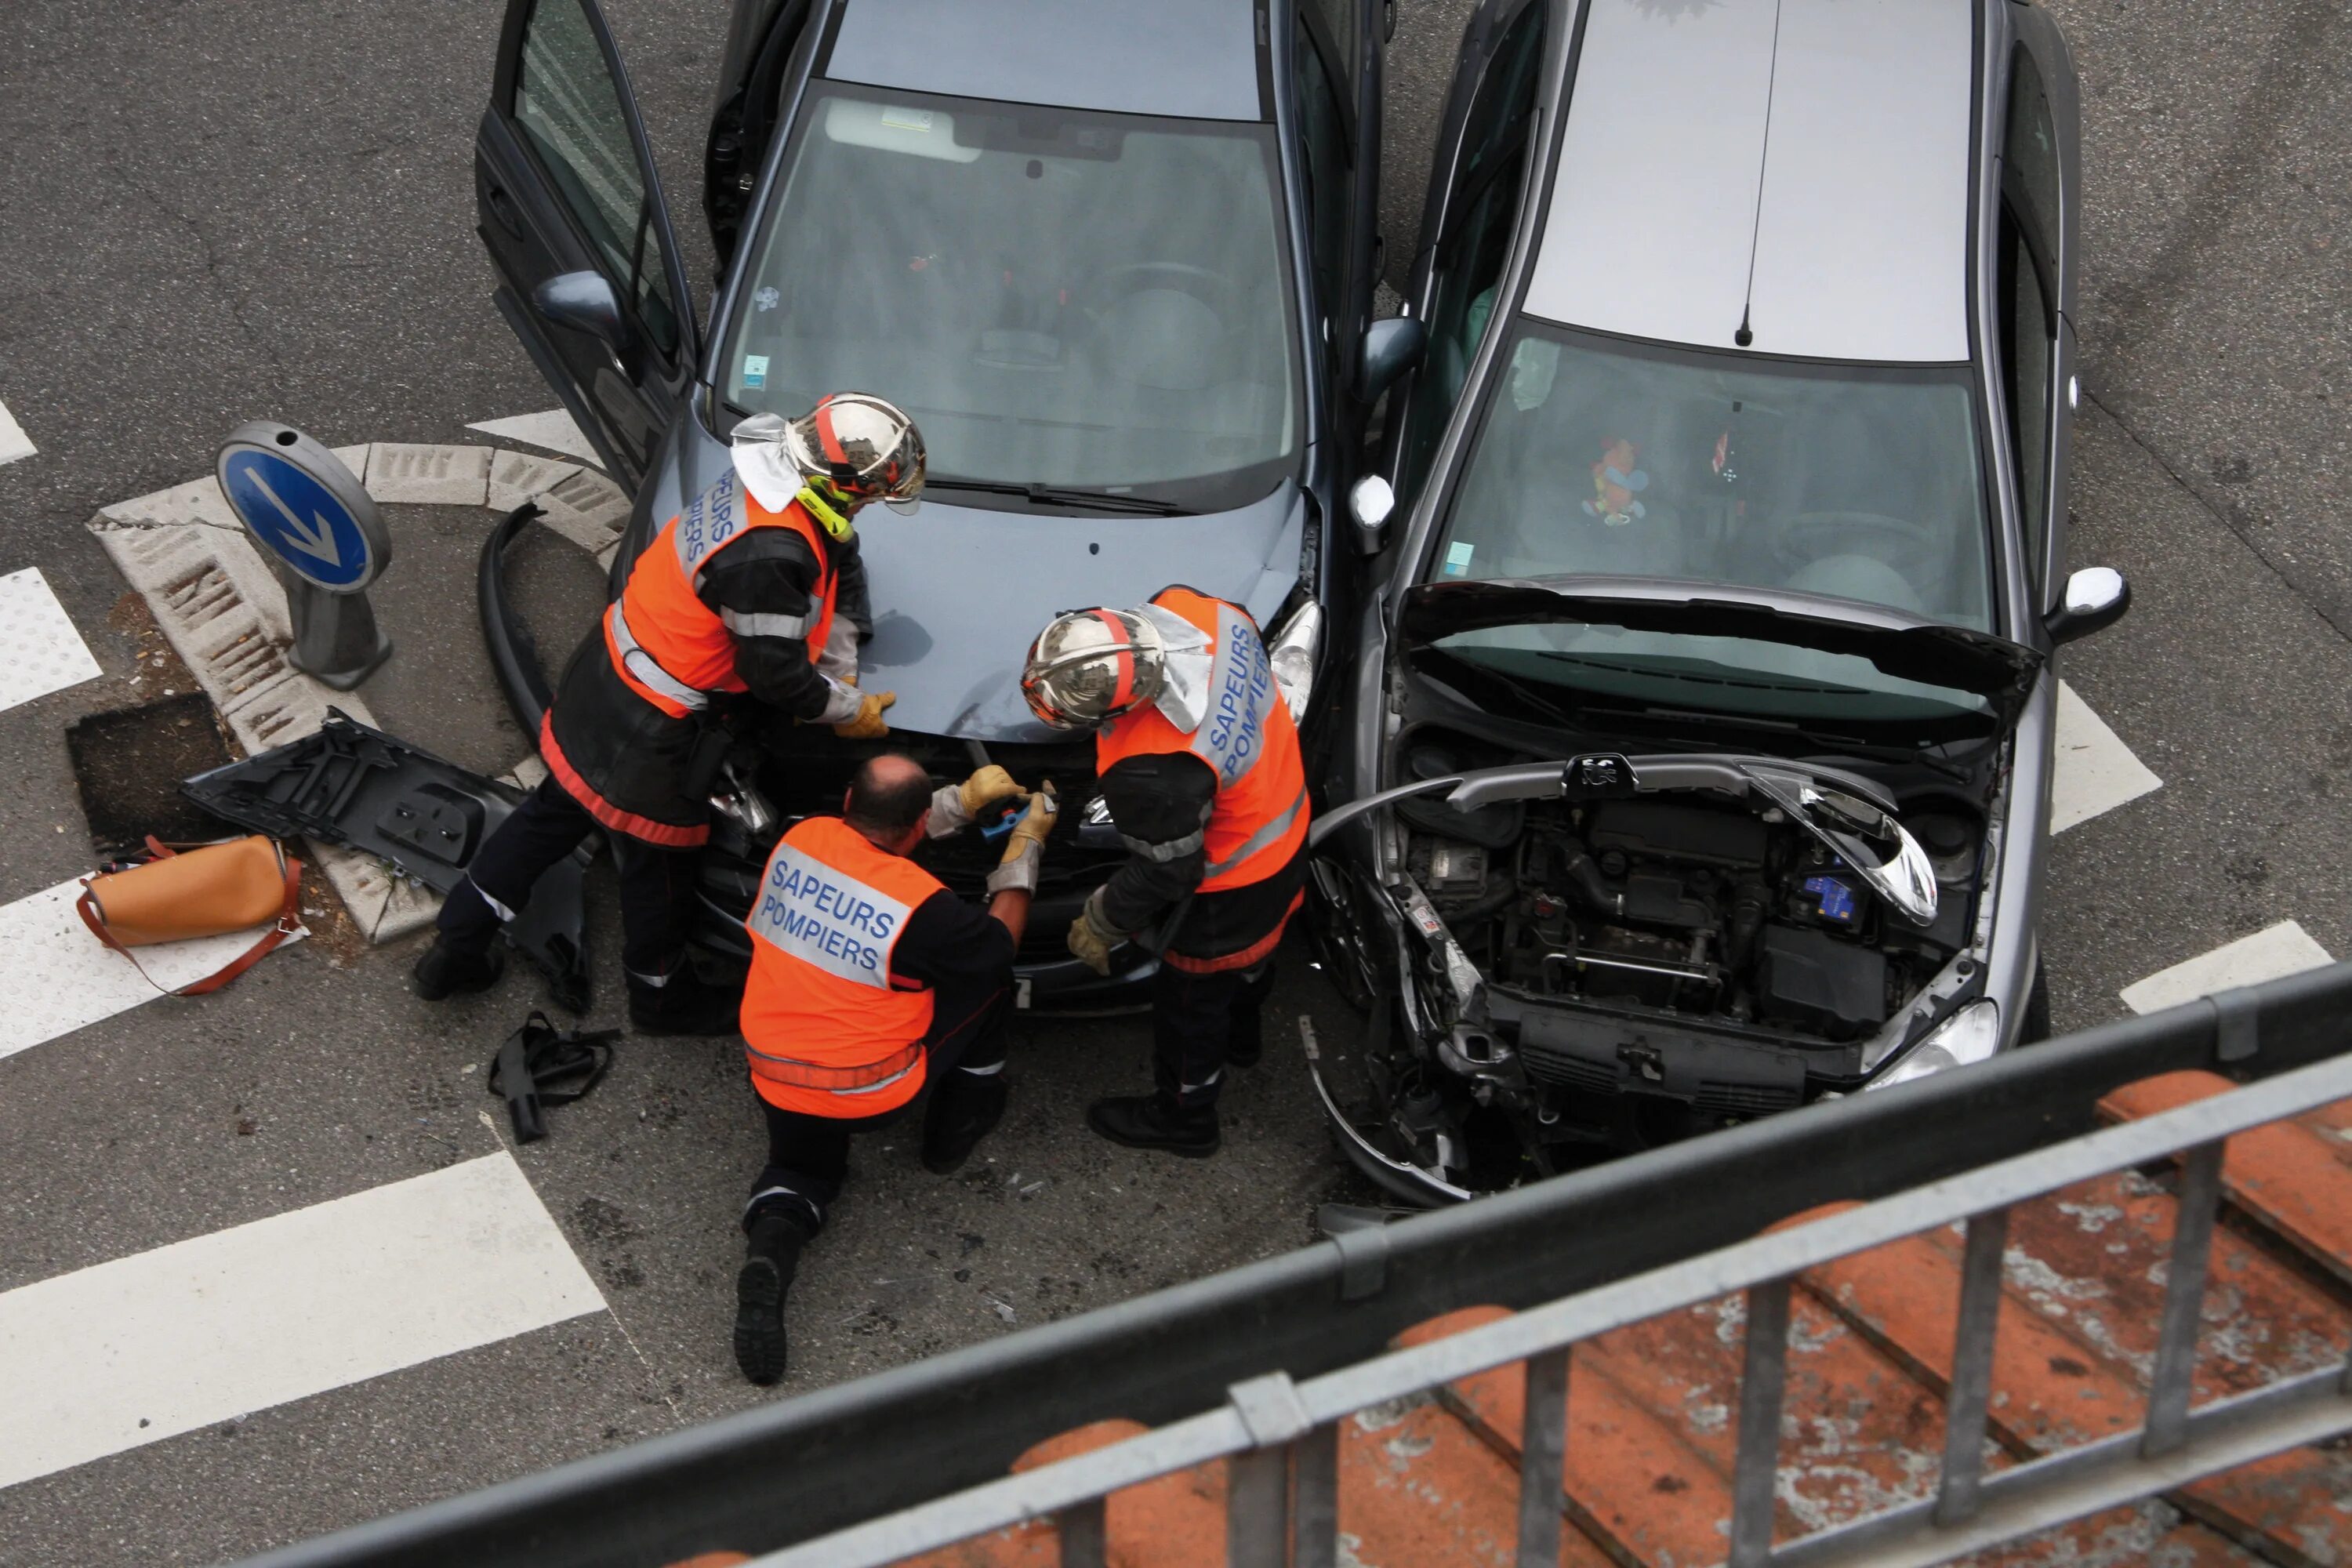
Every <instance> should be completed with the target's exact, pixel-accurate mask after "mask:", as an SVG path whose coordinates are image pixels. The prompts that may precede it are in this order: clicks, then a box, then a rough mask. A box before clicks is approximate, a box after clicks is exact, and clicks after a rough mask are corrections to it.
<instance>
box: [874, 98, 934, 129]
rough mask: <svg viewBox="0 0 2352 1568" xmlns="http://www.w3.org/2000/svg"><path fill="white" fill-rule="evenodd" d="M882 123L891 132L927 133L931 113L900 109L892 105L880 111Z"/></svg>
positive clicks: (928, 111) (920, 110)
mask: <svg viewBox="0 0 2352 1568" xmlns="http://www.w3.org/2000/svg"><path fill="white" fill-rule="evenodd" d="M882 123H883V124H885V125H887V126H888V127H889V128H890V129H891V130H893V131H922V132H929V130H930V128H931V111H930V110H928V109H901V108H900V107H899V106H898V105H897V104H895V103H894V104H892V105H890V107H889V108H887V109H885V110H883V111H882Z"/></svg>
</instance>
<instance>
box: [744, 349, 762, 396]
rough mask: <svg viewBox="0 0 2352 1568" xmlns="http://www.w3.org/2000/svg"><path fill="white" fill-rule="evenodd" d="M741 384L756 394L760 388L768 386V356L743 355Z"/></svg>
mask: <svg viewBox="0 0 2352 1568" xmlns="http://www.w3.org/2000/svg"><path fill="white" fill-rule="evenodd" d="M743 384H744V386H745V387H746V388H747V389H749V390H751V391H753V392H757V391H758V390H759V389H760V388H761V387H763V386H765V385H767V384H768V356H767V355H766V354H745V355H744V356H743Z"/></svg>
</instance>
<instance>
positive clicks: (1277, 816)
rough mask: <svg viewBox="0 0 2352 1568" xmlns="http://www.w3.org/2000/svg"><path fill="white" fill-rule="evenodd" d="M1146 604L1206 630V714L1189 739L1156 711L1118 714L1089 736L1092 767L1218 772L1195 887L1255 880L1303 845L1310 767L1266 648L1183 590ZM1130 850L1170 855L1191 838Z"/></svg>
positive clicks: (1244, 618) (1224, 608)
mask: <svg viewBox="0 0 2352 1568" xmlns="http://www.w3.org/2000/svg"><path fill="white" fill-rule="evenodd" d="M1151 602H1152V603H1153V604H1154V605H1159V606H1160V608H1161V609H1164V610H1172V611H1174V612H1175V613H1176V614H1178V615H1180V616H1183V617H1184V618H1185V619H1186V620H1188V621H1190V622H1192V624H1193V625H1194V626H1198V627H1200V628H1201V629H1202V631H1204V632H1206V633H1208V634H1209V637H1210V639H1211V652H1212V655H1213V663H1212V665H1211V668H1210V675H1209V704H1208V712H1207V714H1206V715H1205V716H1204V717H1203V718H1202V721H1201V726H1200V728H1199V729H1197V730H1194V731H1192V732H1191V733H1190V734H1187V733H1186V732H1185V731H1181V730H1180V729H1178V728H1177V727H1176V726H1175V725H1174V724H1173V723H1171V721H1169V718H1168V716H1167V715H1166V714H1165V713H1162V712H1161V711H1160V710H1159V709H1158V708H1157V707H1153V706H1149V705H1147V706H1145V707H1141V708H1137V709H1134V710H1131V711H1129V712H1127V713H1123V714H1121V715H1120V716H1119V717H1118V719H1116V720H1114V721H1112V722H1111V723H1110V724H1109V725H1108V726H1107V727H1105V728H1104V729H1102V730H1100V731H1097V732H1096V735H1095V771H1096V773H1097V775H1099V774H1101V773H1108V772H1109V771H1110V770H1111V767H1112V765H1113V764H1114V763H1118V762H1121V761H1123V760H1124V759H1126V758H1128V757H1135V756H1145V755H1149V754H1151V753H1155V752H1192V754H1193V755H1194V756H1196V757H1198V758H1200V759H1201V760H1202V762H1204V763H1208V764H1209V765H1210V766H1211V767H1212V768H1214V769H1215V770H1216V773H1217V798H1216V804H1215V805H1213V806H1212V807H1211V808H1210V811H1209V820H1208V823H1207V824H1206V826H1204V827H1203V828H1202V835H1201V841H1202V843H1203V844H1205V847H1206V850H1207V853H1208V858H1209V867H1208V873H1207V875H1205V876H1204V877H1202V879H1201V891H1202V892H1204V893H1218V892H1223V891H1224V890H1226V889H1230V888H1246V887H1248V886H1249V885H1250V884H1251V883H1253V882H1262V881H1264V880H1265V879H1267V878H1268V877H1271V876H1273V875H1274V874H1275V873H1276V872H1277V871H1279V870H1281V869H1282V868H1283V867H1285V866H1286V865H1288V864H1289V862H1290V858H1291V856H1292V855H1294V854H1296V853H1297V849H1298V847H1299V846H1300V845H1301V844H1303V843H1305V842H1306V840H1307V768H1306V765H1305V764H1304V763H1301V762H1300V761H1299V756H1298V728H1297V725H1295V724H1293V723H1292V722H1291V721H1290V708H1289V706H1288V705H1287V704H1286V703H1285V702H1284V701H1283V700H1282V692H1281V690H1280V689H1279V688H1277V687H1276V685H1275V681H1274V666H1273V665H1272V664H1271V663H1269V662H1268V661H1267V658H1266V654H1265V641H1264V639H1262V638H1261V637H1259V636H1258V630H1257V626H1256V624H1255V622H1253V621H1252V620H1251V619H1250V618H1249V615H1248V613H1247V612H1246V611H1244V610H1243V609H1242V608H1241V607H1240V606H1239V605H1229V604H1227V603H1226V602H1225V601H1224V600H1223V599H1213V598H1211V597H1209V595H1206V594H1200V593H1195V592H1194V591H1193V590H1192V589H1190V588H1163V589H1161V590H1160V592H1159V593H1157V594H1155V595H1152V597H1151ZM1127 843H1128V847H1129V848H1130V849H1132V850H1134V851H1135V852H1136V853H1138V854H1139V855H1145V856H1150V857H1153V858H1166V859H1172V858H1175V857H1177V856H1179V855H1184V854H1189V853H1191V852H1192V848H1193V847H1195V845H1194V841H1192V840H1190V839H1180V840H1178V841H1177V842H1176V843H1174V844H1172V845H1171V844H1155V845H1147V844H1143V843H1141V842H1140V841H1139V840H1136V839H1132V838H1130V839H1129V840H1128V841H1127Z"/></svg>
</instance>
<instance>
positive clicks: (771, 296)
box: [751, 285, 783, 310]
mask: <svg viewBox="0 0 2352 1568" xmlns="http://www.w3.org/2000/svg"><path fill="white" fill-rule="evenodd" d="M782 299H783V295H782V294H781V293H779V292H777V290H776V289H775V288H774V286H773V285H771V286H769V287H768V288H765V289H752V290H751V305H752V308H753V309H754V310H774V309H775V308H776V304H777V302H778V301H779V300H782Z"/></svg>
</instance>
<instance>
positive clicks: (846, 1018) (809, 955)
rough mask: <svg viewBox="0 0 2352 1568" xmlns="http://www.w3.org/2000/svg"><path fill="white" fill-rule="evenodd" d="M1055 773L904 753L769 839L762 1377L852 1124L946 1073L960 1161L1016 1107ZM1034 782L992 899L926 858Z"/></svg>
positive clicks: (757, 909) (757, 954) (946, 1099)
mask: <svg viewBox="0 0 2352 1568" xmlns="http://www.w3.org/2000/svg"><path fill="white" fill-rule="evenodd" d="M1053 790H1054V786H1053V785H1052V784H1050V783H1048V784H1046V785H1045V788H1044V789H1042V790H1040V791H1038V792H1037V793H1036V794H1034V795H1030V794H1028V792H1027V791H1024V790H1023V789H1022V788H1021V786H1020V785H1018V784H1014V783H1013V780H1012V778H1011V777H1010V776H1009V775H1007V774H1006V773H1005V771H1004V770H1003V768H1000V767H993V766H991V767H984V768H982V769H981V770H980V771H979V772H978V773H973V774H972V775H971V777H970V778H968V779H966V780H964V781H963V782H962V783H961V784H946V785H943V786H941V787H940V789H938V790H936V791H935V790H933V789H932V788H931V780H930V775H929V773H925V772H924V771H923V767H922V764H920V763H917V762H915V761H914V760H913V759H912V758H909V757H903V756H897V755H889V754H885V755H883V756H878V757H875V758H873V759H871V760H870V761H868V762H867V763H865V764H864V765H863V766H862V767H860V768H859V769H858V771H857V773H856V775H855V776H854V777H852V778H851V780H850V784H849V792H848V794H847V795H846V796H845V797H844V799H843V801H842V805H841V815H840V816H812V817H807V818H804V819H803V820H802V821H801V822H799V823H798V824H796V825H795V826H793V829H792V831H790V832H789V833H786V834H785V835H784V837H783V840H782V842H781V843H779V844H778V845H777V846H776V848H775V852H774V853H773V854H772V855H771V856H770V857H769V858H768V867H767V871H766V874H765V876H764V878H763V879H762V880H761V884H760V889H759V893H758V902H757V903H756V904H754V905H753V907H752V910H751V916H750V918H749V919H747V920H746V921H744V922H743V924H744V929H746V930H747V931H750V932H751V979H750V981H749V982H748V984H746V986H745V988H744V992H743V1047H744V1053H745V1058H746V1059H747V1060H748V1062H749V1063H750V1065H751V1088H752V1089H753V1090H754V1092H756V1093H757V1094H758V1095H759V1098H760V1108H761V1110H762V1111H763V1112H764V1113H765V1114H766V1116H767V1121H768V1163H767V1165H766V1167H765V1168H764V1169H763V1170H761V1173H760V1176H759V1180H758V1181H757V1182H756V1183H755V1184H753V1186H752V1189H751V1202H750V1203H749V1204H748V1205H745V1207H744V1210H743V1231H744V1235H745V1236H746V1237H747V1238H748V1239H749V1242H750V1256H749V1257H748V1258H746V1259H745V1260H744V1264H743V1268H742V1271H741V1272H740V1274H739V1275H738V1276H737V1277H736V1281H735V1361H736V1364H738V1365H739V1366H740V1367H741V1368H742V1369H743V1375H744V1376H746V1377H748V1378H750V1379H751V1381H752V1382H753V1383H761V1384H765V1383H773V1382H775V1381H776V1379H778V1378H779V1377H782V1375H783V1373H784V1325H783V1307H784V1292H785V1290H786V1289H787V1288H788V1287H789V1286H790V1285H791V1284H792V1282H793V1270H794V1269H795V1268H796V1267H797V1266H798V1264H799V1261H800V1255H801V1248H802V1247H803V1246H805V1245H806V1244H807V1243H808V1242H809V1240H810V1239H811V1238H813V1237H814V1236H815V1235H816V1233H817V1232H818V1230H819V1229H821V1228H822V1227H823V1226H824V1220H825V1212H826V1210H827V1209H829V1208H830V1207H831V1206H832V1205H833V1201H834V1199H835V1197H836V1196H838V1195H839V1194H840V1192H841V1183H842V1177H843V1175H844V1174H845V1172H846V1171H847V1169H848V1162H849V1139H850V1135H851V1134H852V1133H856V1132H861V1131H868V1130H870V1129H872V1128H875V1127H878V1126H880V1125H882V1124H883V1123H885V1122H887V1121H892V1120H894V1119H895V1118H896V1116H897V1115H898V1112H899V1111H901V1110H905V1109H906V1107H907V1106H908V1104H909V1103H910V1102H911V1101H912V1100H914V1098H915V1096H916V1094H917V1093H918V1092H919V1091H920V1090H921V1089H922V1088H923V1086H924V1084H925V1083H926V1081H928V1082H929V1084H930V1087H931V1099H930V1105H929V1109H928V1110H926V1111H925V1112H924V1115H923V1135H922V1160H923V1164H924V1165H925V1167H927V1168H928V1169H929V1170H930V1171H932V1172H934V1173H938V1174H940V1175H947V1174H950V1173H952V1172H954V1171H955V1170H956V1169H957V1168H958V1167H960V1166H961V1165H962V1163H964V1161H965V1159H966V1158H967V1157H969V1156H970V1155H971V1151H972V1147H973V1145H975V1144H977V1143H978V1142H980V1140H981V1139H982V1137H983V1136H984V1135H985V1134H986V1133H987V1132H988V1130H989V1129H990V1128H992V1127H993V1126H995V1125H996V1122H997V1119H998V1118H1000V1117H1001V1116H1003V1114H1004V1101H1005V1084H1004V1079H1003V1069H1004V1045H1005V1041H1004V1036H1005V1012H1006V1009H1007V1007H1008V1005H1010V1000H1011V995H1012V985H1013V954H1014V952H1016V951H1017V950H1018V949H1019V947H1020V945H1021V933H1022V931H1023V929H1024V927H1025V926H1026V925H1027V924H1028V920H1029V900H1030V896H1031V895H1032V894H1034V892H1035V891H1036V890H1037V876H1038V870H1039V868H1040V867H1041V866H1042V865H1043V863H1044V858H1045V850H1044V844H1045V835H1046V834H1047V833H1048V832H1050V831H1051V830H1052V828H1053V826H1054V805H1055V803H1054V794H1053ZM1024 795H1025V796H1026V798H1027V800H1028V803H1029V804H1028V809H1027V810H1025V811H1024V812H1023V813H1022V816H1021V819H1020V820H1019V821H1018V822H1017V823H1015V824H1014V825H1013V832H1012V835H1011V837H1010V838H1009V839H1008V841H1007V842H1006V844H1005V846H1004V854H1003V858H1002V859H1001V861H1000V862H999V864H998V866H997V868H996V869H995V870H994V871H993V872H992V873H990V875H989V879H988V891H989V894H990V898H989V903H988V909H987V910H986V912H984V913H983V912H982V910H980V909H978V908H977V907H975V906H973V905H971V904H968V903H965V902H964V901H963V900H961V899H959V898H957V897H956V896H955V895H954V894H953V893H951V892H950V891H949V890H948V889H947V888H945V887H944V886H942V885H941V884H940V879H938V878H936V877H934V876H932V875H931V874H930V873H929V871H926V870H924V869H923V868H921V867H920V866H918V865H916V864H915V863H914V861H912V860H910V859H908V856H909V855H911V854H913V853H914V851H915V849H916V848H917V847H918V846H919V845H920V844H921V843H922V842H923V840H924V839H925V838H926V837H932V838H937V837H944V836H945V835H947V834H950V833H952V832H955V831H956V830H957V829H959V828H961V827H964V826H969V825H970V824H971V821H972V819H973V817H974V816H975V815H976V814H978V813H980V812H982V811H985V810H987V809H988V808H989V807H990V806H992V805H999V804H1000V803H1002V802H1004V801H1008V800H1017V799H1020V798H1022V797H1024Z"/></svg>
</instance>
